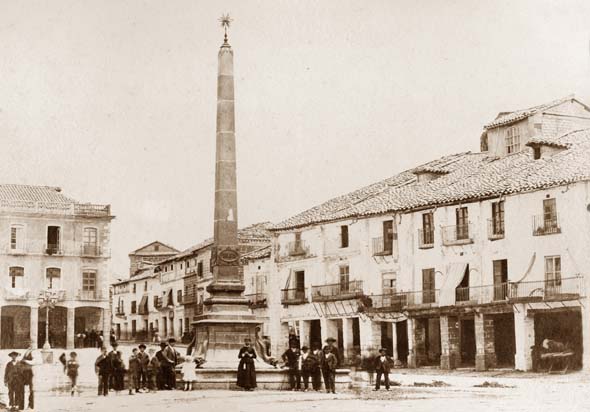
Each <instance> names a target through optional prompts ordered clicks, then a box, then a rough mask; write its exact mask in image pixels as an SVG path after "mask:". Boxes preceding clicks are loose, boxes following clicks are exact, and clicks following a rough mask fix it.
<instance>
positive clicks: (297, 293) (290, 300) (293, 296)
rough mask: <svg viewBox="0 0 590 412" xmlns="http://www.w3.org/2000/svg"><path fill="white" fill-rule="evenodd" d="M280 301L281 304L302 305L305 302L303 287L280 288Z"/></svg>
mask: <svg viewBox="0 0 590 412" xmlns="http://www.w3.org/2000/svg"><path fill="white" fill-rule="evenodd" d="M281 303H282V304H283V305H302V304H304V303H307V297H306V296H305V289H281Z"/></svg>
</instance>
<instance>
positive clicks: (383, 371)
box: [374, 348, 393, 391]
mask: <svg viewBox="0 0 590 412" xmlns="http://www.w3.org/2000/svg"><path fill="white" fill-rule="evenodd" d="M392 363H393V361H392V360H391V358H390V357H389V356H387V350H386V349H385V348H381V349H379V355H378V356H377V357H376V358H375V372H376V373H377V380H376V382H375V389H374V390H376V391H378V390H379V389H380V388H381V376H383V378H384V380H385V389H387V390H389V373H390V372H391V364H392Z"/></svg>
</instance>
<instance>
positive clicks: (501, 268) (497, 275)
mask: <svg viewBox="0 0 590 412" xmlns="http://www.w3.org/2000/svg"><path fill="white" fill-rule="evenodd" d="M493 266H494V300H504V299H506V297H507V295H508V261H507V260H506V259H501V260H494V261H493Z"/></svg>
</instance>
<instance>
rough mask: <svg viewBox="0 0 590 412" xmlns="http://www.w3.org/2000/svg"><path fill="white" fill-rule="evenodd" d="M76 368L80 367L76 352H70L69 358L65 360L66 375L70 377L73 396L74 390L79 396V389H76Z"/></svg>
mask: <svg viewBox="0 0 590 412" xmlns="http://www.w3.org/2000/svg"><path fill="white" fill-rule="evenodd" d="M78 368H80V364H79V363H78V354H77V353H76V352H71V353H70V359H68V361H67V362H66V375H68V378H70V383H71V387H72V389H71V390H72V393H71V395H72V396H74V393H75V392H78V396H80V391H79V390H78Z"/></svg>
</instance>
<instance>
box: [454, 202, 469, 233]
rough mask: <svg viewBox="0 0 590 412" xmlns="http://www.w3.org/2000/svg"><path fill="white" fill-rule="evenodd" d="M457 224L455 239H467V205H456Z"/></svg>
mask: <svg viewBox="0 0 590 412" xmlns="http://www.w3.org/2000/svg"><path fill="white" fill-rule="evenodd" d="M455 219H456V225H457V240H464V239H469V215H468V211H467V207H465V206H464V207H458V208H457V209H456V210H455Z"/></svg>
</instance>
